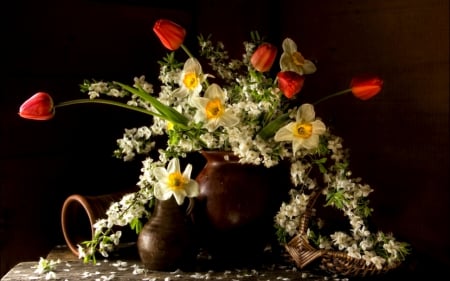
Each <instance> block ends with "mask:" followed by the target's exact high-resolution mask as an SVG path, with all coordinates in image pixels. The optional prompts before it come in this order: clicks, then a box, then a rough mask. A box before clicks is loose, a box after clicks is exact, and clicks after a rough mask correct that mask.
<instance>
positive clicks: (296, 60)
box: [292, 52, 305, 66]
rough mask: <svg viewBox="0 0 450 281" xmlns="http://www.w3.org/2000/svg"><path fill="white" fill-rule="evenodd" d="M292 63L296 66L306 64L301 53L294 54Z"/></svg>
mask: <svg viewBox="0 0 450 281" xmlns="http://www.w3.org/2000/svg"><path fill="white" fill-rule="evenodd" d="M292 61H293V62H294V64H295V65H299V66H300V65H303V64H304V63H305V58H304V57H303V56H302V54H300V52H294V53H293V54H292Z"/></svg>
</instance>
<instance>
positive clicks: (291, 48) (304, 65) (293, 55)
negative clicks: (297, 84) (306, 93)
mask: <svg viewBox="0 0 450 281" xmlns="http://www.w3.org/2000/svg"><path fill="white" fill-rule="evenodd" d="M282 47H283V53H282V54H281V57H280V68H281V71H294V72H296V73H298V74H300V75H303V74H312V73H314V72H316V66H315V65H314V63H313V62H312V61H310V60H307V59H305V58H304V57H303V56H302V54H301V53H300V52H299V51H297V44H295V42H294V41H293V40H292V39H290V38H286V39H284V40H283V45H282Z"/></svg>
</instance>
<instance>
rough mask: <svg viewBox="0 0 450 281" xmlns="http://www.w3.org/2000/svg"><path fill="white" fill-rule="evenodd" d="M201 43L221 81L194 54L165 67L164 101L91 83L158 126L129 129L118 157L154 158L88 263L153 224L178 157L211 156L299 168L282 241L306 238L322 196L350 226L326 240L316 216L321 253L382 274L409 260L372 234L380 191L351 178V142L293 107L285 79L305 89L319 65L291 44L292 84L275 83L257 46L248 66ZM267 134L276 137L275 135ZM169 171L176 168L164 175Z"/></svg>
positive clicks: (116, 209)
mask: <svg viewBox="0 0 450 281" xmlns="http://www.w3.org/2000/svg"><path fill="white" fill-rule="evenodd" d="M258 43H261V42H258ZM199 44H200V54H199V56H200V57H203V59H205V61H207V62H208V66H209V68H210V70H211V72H212V73H214V74H209V73H205V72H204V66H202V65H201V64H200V60H198V59H197V58H194V57H192V56H190V57H189V58H188V59H187V60H186V61H185V62H178V61H177V60H176V59H175V55H174V53H170V54H169V55H167V57H166V58H165V59H164V61H161V62H160V64H161V67H160V73H159V76H158V77H159V80H160V82H161V86H160V87H159V89H160V90H159V92H158V93H157V95H155V91H154V87H153V85H152V84H151V83H149V82H147V81H146V80H145V77H144V76H141V77H139V78H137V77H136V78H134V84H133V87H130V86H126V85H123V84H120V83H115V82H112V83H104V82H94V83H90V84H89V83H86V84H85V89H86V91H87V92H88V94H89V96H90V97H91V99H97V98H98V97H99V96H101V95H106V96H109V97H114V98H116V97H121V98H123V97H128V99H129V100H128V101H127V103H126V105H124V107H129V108H130V107H132V108H133V109H135V110H137V111H141V112H144V113H147V114H149V115H151V116H152V118H151V122H149V124H148V125H145V126H141V127H139V128H131V129H125V133H124V134H123V137H122V138H121V139H119V140H117V144H118V146H119V148H118V149H117V150H116V151H115V155H116V156H117V157H120V158H122V159H124V160H125V161H130V160H132V159H134V158H135V157H136V156H137V155H138V154H140V155H144V156H145V157H146V159H145V160H144V161H143V162H142V163H143V166H142V169H141V175H140V178H139V182H138V183H137V185H138V186H139V187H140V190H139V192H137V193H135V194H132V195H129V196H126V197H124V198H123V199H122V200H121V201H120V202H116V203H114V204H113V205H112V206H111V207H110V209H109V210H108V212H107V218H106V219H104V220H99V221H98V222H97V223H96V225H95V228H96V232H95V235H96V236H95V239H94V241H91V242H90V243H88V244H87V246H88V247H87V248H88V249H87V250H86V249H80V252H81V253H82V254H81V255H82V256H84V257H90V256H92V255H93V253H94V251H95V250H96V248H98V249H97V250H99V251H100V253H102V254H103V255H104V256H107V252H109V251H111V250H112V249H113V247H114V246H115V245H117V243H118V241H119V238H120V235H121V233H120V232H112V231H111V229H112V227H113V226H123V225H127V224H131V225H135V224H136V223H137V222H136V221H137V220H139V219H140V218H142V217H146V216H148V214H149V213H148V207H149V204H150V203H151V201H152V200H154V198H155V197H154V196H155V194H156V193H157V194H158V195H159V196H162V197H164V198H166V196H167V195H169V193H168V192H169V191H170V188H171V186H170V184H172V183H170V184H167V183H165V185H164V184H162V183H160V182H159V181H158V179H157V177H155V174H156V175H158V176H159V178H160V180H161V178H163V177H165V176H167V175H166V174H168V173H170V171H172V172H173V171H175V170H176V171H177V173H178V172H180V171H179V168H180V167H179V163H178V161H177V160H175V159H177V158H179V157H186V156H188V154H189V153H191V152H195V151H200V150H203V149H205V150H222V151H231V152H233V153H234V154H235V155H236V156H238V157H239V159H240V162H241V163H246V164H255V165H264V166H265V167H272V166H275V165H277V164H279V163H280V162H281V161H288V162H289V163H290V165H291V166H290V174H291V181H292V184H293V189H292V190H291V191H290V198H291V200H290V202H285V203H283V204H282V205H281V207H280V210H279V212H278V214H277V215H276V216H275V218H274V219H275V223H276V226H277V228H278V230H279V231H278V232H277V233H278V234H280V233H282V235H284V238H286V237H288V238H291V237H293V236H295V235H296V234H298V230H299V222H300V218H301V217H302V215H303V214H304V213H305V211H306V210H307V208H308V203H309V201H310V194H311V193H312V192H313V191H314V192H316V193H317V192H320V193H322V194H323V195H325V196H326V198H327V199H326V200H327V202H326V205H328V206H332V207H336V208H337V209H339V210H341V211H342V212H343V214H344V215H345V216H346V217H347V218H348V220H349V224H350V229H349V233H350V234H348V233H344V232H335V233H333V234H331V235H329V234H327V235H322V234H321V233H320V226H321V225H322V223H324V221H323V220H322V219H321V218H314V219H315V225H314V227H316V228H310V229H308V236H309V239H310V240H311V241H312V242H314V243H315V245H316V246H317V247H319V248H321V249H338V250H340V251H346V252H347V253H348V255H349V256H352V257H357V258H362V259H364V260H366V261H367V262H368V263H373V264H375V265H376V266H382V265H384V264H386V263H388V264H389V263H393V262H396V261H398V260H399V259H402V258H403V256H404V255H405V253H406V249H405V245H404V244H402V243H398V242H396V241H395V240H394V238H393V237H392V236H389V235H384V234H382V233H378V234H376V235H374V234H373V233H371V232H370V230H369V229H368V227H367V225H366V218H367V217H368V216H369V215H370V212H371V209H370V208H369V207H368V200H367V197H368V195H369V194H370V193H371V192H372V189H371V188H370V186H369V185H367V184H362V183H361V181H360V179H357V178H352V177H351V172H350V171H349V169H348V153H347V151H346V150H345V149H344V148H343V146H342V139H341V138H339V137H337V136H334V135H332V134H331V133H330V132H329V130H328V128H327V127H326V126H325V124H324V123H323V122H322V121H321V120H320V118H316V113H315V110H314V106H313V105H312V104H309V103H304V104H300V103H298V102H297V103H295V102H294V103H293V104H291V103H292V102H293V101H296V99H295V98H293V97H292V96H290V95H286V93H285V92H282V90H281V89H280V84H279V81H280V80H282V83H292V85H291V84H290V85H289V86H288V88H292V87H294V86H295V85H297V84H296V83H303V80H302V79H304V77H303V75H305V74H311V73H314V72H315V71H316V68H315V65H314V64H313V63H312V62H311V61H309V60H306V59H305V58H304V57H303V56H302V55H301V54H300V53H299V52H298V51H297V45H296V44H295V42H294V41H293V40H291V39H289V38H286V39H285V40H284V41H283V53H282V55H281V58H280V62H279V63H280V69H281V70H282V72H283V73H281V72H280V73H281V74H284V75H287V76H280V77H281V78H280V77H278V76H277V78H271V77H270V73H269V72H260V71H257V70H256V67H254V66H253V65H252V63H251V59H252V55H253V54H255V53H256V52H257V50H256V52H255V49H256V48H257V46H258V44H257V43H256V42H250V43H249V42H244V47H245V52H244V54H243V57H242V60H234V59H230V58H229V56H228V53H227V52H226V51H225V50H224V46H223V45H222V44H221V43H219V44H217V45H215V46H214V45H213V43H212V42H211V41H210V40H209V38H207V39H205V38H203V37H199ZM202 62H203V61H202ZM280 73H279V74H280ZM292 73H293V74H295V75H297V76H296V77H297V80H295V79H294V80H295V81H292V80H293V79H292V78H290V76H289V74H292ZM299 75H300V76H301V77H300V78H301V79H298V78H299V77H298V76H299ZM277 79H278V80H277ZM293 82H296V83H293ZM298 91H299V90H298ZM298 91H297V92H296V93H298ZM344 92H346V91H343V92H341V93H344ZM296 93H291V94H292V95H294V94H296ZM115 104H116V105H117V103H115ZM273 124H275V125H273ZM271 125H273V127H272V126H271ZM267 127H269V128H270V129H269V130H266V129H267ZM262 132H264V133H262ZM155 137H165V138H166V147H164V148H159V150H158V154H159V158H158V159H153V158H151V156H149V155H150V152H152V150H154V149H155V148H156V145H155ZM167 164H169V166H168V167H171V168H168V170H165V169H164V167H165V166H166V165H167ZM188 167H189V169H188V170H187V171H186V174H185V175H186V176H187V175H190V170H191V167H190V166H188ZM175 168H176V169H175ZM177 175H178V174H177ZM186 182H188V181H187V180H186ZM189 182H190V181H189ZM191 183H192V182H191ZM155 186H157V187H158V192H156V193H155V189H154V187H155ZM185 187H186V186H185ZM196 188H197V186H195V185H194V183H192V184H191V185H189V188H188V189H187V190H186V193H185V194H184V193H183V194H181V193H180V194H177V196H178V197H177V198H178V200H177V202H178V201H180V200H184V196H189V195H190V196H189V197H191V196H195V194H197V191H196ZM158 199H159V198H158ZM313 215H315V214H314V212H313ZM317 227H318V228H317ZM137 228H138V227H137ZM105 229H109V231H106V232H105ZM105 233H106V234H105ZM280 240H283V239H280ZM380 253H382V254H380Z"/></svg>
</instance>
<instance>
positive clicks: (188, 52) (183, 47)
mask: <svg viewBox="0 0 450 281" xmlns="http://www.w3.org/2000/svg"><path fill="white" fill-rule="evenodd" d="M181 48H182V49H183V50H184V52H185V53H186V54H187V55H188V56H189V57H190V58H194V56H193V55H192V54H191V52H190V51H189V49H188V48H187V47H186V46H185V45H184V44H181Z"/></svg>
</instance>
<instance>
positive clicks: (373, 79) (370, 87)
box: [350, 75, 383, 100]
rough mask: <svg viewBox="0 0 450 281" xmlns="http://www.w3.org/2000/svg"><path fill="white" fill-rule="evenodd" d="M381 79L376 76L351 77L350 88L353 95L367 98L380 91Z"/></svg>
mask: <svg viewBox="0 0 450 281" xmlns="http://www.w3.org/2000/svg"><path fill="white" fill-rule="evenodd" d="M382 86H383V80H381V79H380V78H379V77H377V76H369V75H361V76H356V77H353V79H352V81H351V82H350V88H351V89H352V93H353V95H354V96H355V97H357V98H358V99H361V100H367V99H370V98H371V97H373V96H375V95H376V94H378V93H379V92H380V91H381V88H382Z"/></svg>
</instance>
